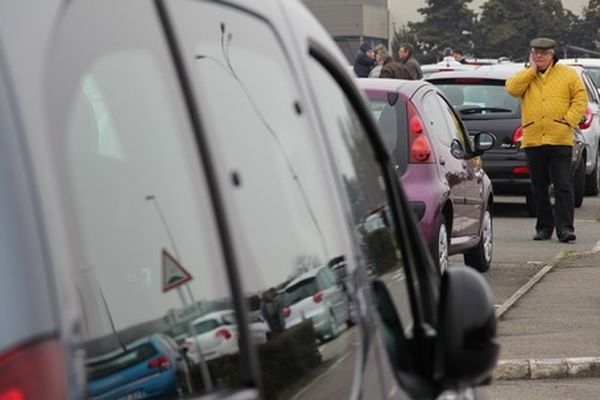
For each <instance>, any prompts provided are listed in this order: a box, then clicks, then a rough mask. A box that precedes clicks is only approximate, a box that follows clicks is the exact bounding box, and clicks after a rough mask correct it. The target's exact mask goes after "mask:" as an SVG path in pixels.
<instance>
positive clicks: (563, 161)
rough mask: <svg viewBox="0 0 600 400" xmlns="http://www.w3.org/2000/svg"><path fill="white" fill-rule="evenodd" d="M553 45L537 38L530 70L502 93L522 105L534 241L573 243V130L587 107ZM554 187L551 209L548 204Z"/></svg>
mask: <svg viewBox="0 0 600 400" xmlns="http://www.w3.org/2000/svg"><path fill="white" fill-rule="evenodd" d="M555 46H556V42H555V41H554V40H552V39H549V38H536V39H533V40H532V41H531V42H530V43H529V47H530V48H531V50H530V53H529V66H527V65H526V68H525V69H523V70H522V71H519V72H517V73H516V74H515V75H513V76H512V77H510V78H509V79H507V80H506V90H507V91H508V93H510V94H511V95H512V96H514V97H518V98H520V99H521V110H522V115H521V119H522V127H523V140H522V142H521V147H522V148H523V149H525V155H526V157H527V166H528V167H529V175H530V176H531V189H532V191H533V200H534V204H535V208H536V212H537V221H536V224H535V230H536V234H535V236H534V237H533V240H548V239H550V238H551V237H552V232H553V231H554V230H555V229H556V236H557V237H558V240H559V241H560V242H563V243H568V242H571V241H573V240H575V239H576V236H575V228H574V226H573V219H574V200H573V184H572V180H571V156H572V147H573V129H574V128H575V127H576V126H577V124H578V123H579V121H580V120H581V117H582V116H583V114H584V112H585V110H586V107H587V101H588V100H587V94H586V91H585V87H584V86H583V82H582V81H581V79H580V78H579V76H578V75H577V72H575V70H573V69H572V68H571V67H569V66H567V65H561V64H557V63H556V62H557V61H558V58H557V57H556V56H555V54H554V47H555ZM550 182H552V184H554V200H555V201H554V207H552V204H551V203H550V194H549V188H550Z"/></svg>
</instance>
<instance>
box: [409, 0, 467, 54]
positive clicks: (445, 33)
mask: <svg viewBox="0 0 600 400" xmlns="http://www.w3.org/2000/svg"><path fill="white" fill-rule="evenodd" d="M471 1H472V0H427V6H426V7H423V8H419V9H418V11H419V12H420V13H421V14H422V15H423V17H424V19H423V21H422V22H409V23H408V26H409V28H410V32H411V33H412V34H413V35H415V37H416V38H417V42H418V46H417V47H416V48H418V49H419V50H420V52H421V53H423V54H424V55H432V54H434V55H435V54H441V52H442V51H443V49H444V48H445V47H452V48H460V49H463V50H465V51H466V50H467V49H469V38H468V37H466V36H465V33H466V32H468V33H471V32H473V30H474V28H475V12H474V11H473V10H471V9H469V8H468V7H467V4H469V3H471ZM463 32H465V33H463ZM469 50H470V49H469ZM415 52H416V51H415Z"/></svg>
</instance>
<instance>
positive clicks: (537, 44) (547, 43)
mask: <svg viewBox="0 0 600 400" xmlns="http://www.w3.org/2000/svg"><path fill="white" fill-rule="evenodd" d="M529 47H534V48H536V49H553V48H554V47H556V41H555V40H554V39H550V38H545V37H539V38H535V39H533V40H532V41H531V42H529Z"/></svg>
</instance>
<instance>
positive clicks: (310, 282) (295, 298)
mask: <svg viewBox="0 0 600 400" xmlns="http://www.w3.org/2000/svg"><path fill="white" fill-rule="evenodd" d="M318 291H319V287H318V285H317V279H316V278H315V277H314V276H313V277H312V278H308V279H304V280H301V281H300V282H298V283H296V284H295V285H293V286H290V287H288V288H287V289H285V293H284V300H283V301H284V303H285V305H286V306H291V305H292V304H296V303H297V302H299V301H300V300H302V299H305V298H307V297H310V296H312V295H314V294H315V293H317V292H318Z"/></svg>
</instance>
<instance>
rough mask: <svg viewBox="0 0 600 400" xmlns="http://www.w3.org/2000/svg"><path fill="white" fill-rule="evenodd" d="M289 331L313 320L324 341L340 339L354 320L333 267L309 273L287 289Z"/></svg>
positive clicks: (285, 315)
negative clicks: (349, 323)
mask: <svg viewBox="0 0 600 400" xmlns="http://www.w3.org/2000/svg"><path fill="white" fill-rule="evenodd" d="M282 301H283V305H284V309H283V316H284V317H285V321H286V322H285V325H286V328H291V327H293V326H296V325H298V324H300V323H301V322H303V321H305V320H311V321H312V324H313V327H314V329H315V332H316V333H317V336H318V337H319V339H320V340H322V341H324V340H328V339H332V338H334V337H336V336H337V335H338V334H339V333H340V332H341V331H342V330H344V329H345V328H346V327H347V323H348V322H351V321H350V312H349V311H350V310H349V304H348V297H347V296H346V293H345V292H344V289H343V287H342V285H341V283H339V280H338V279H337V278H336V276H335V274H334V272H333V271H332V270H331V268H330V267H329V266H322V267H319V268H315V269H313V270H310V271H307V272H305V273H303V274H301V275H300V276H298V277H297V278H295V279H294V280H292V281H291V282H290V283H288V284H287V286H286V287H285V288H283V299H282Z"/></svg>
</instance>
